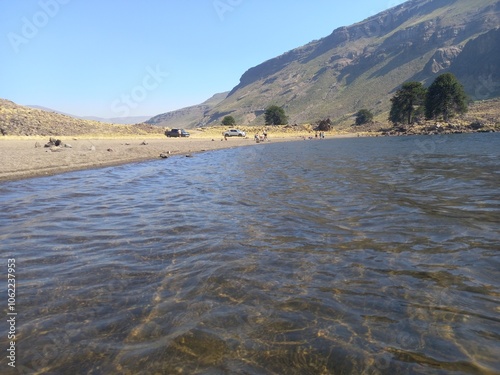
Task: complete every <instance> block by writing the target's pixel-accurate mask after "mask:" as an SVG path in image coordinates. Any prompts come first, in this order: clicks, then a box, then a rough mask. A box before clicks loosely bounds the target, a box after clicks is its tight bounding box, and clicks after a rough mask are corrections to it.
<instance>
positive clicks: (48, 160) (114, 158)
mask: <svg viewBox="0 0 500 375" xmlns="http://www.w3.org/2000/svg"><path fill="white" fill-rule="evenodd" d="M58 139H60V140H61V141H62V142H63V143H65V144H68V145H70V146H71V147H58V148H52V149H51V148H45V147H44V145H45V144H46V143H47V142H48V140H49V139H48V137H43V138H22V137H2V138H0V161H1V162H0V181H5V180H17V179H24V178H31V177H41V176H50V175H54V174H58V173H64V172H69V171H75V170H82V169H91V168H99V167H107V166H113V165H120V164H126V163H132V162H141V161H147V160H153V159H160V154H162V153H164V154H167V153H169V157H173V156H175V155H186V154H191V153H197V152H203V151H210V150H217V149H223V148H232V147H241V146H253V147H261V146H263V144H256V143H255V141H254V140H253V139H252V138H250V137H249V138H229V139H228V140H227V141H224V140H221V137H220V136H218V137H217V138H166V137H165V136H160V137H158V136H157V137H153V138H138V137H134V138H95V139H93V138H71V137H58ZM212 139H214V140H212ZM297 139H298V138H297V137H288V138H279V139H278V138H277V139H273V140H271V142H279V141H286V140H297ZM37 142H38V143H39V145H40V146H41V147H35V145H36V143H37Z"/></svg>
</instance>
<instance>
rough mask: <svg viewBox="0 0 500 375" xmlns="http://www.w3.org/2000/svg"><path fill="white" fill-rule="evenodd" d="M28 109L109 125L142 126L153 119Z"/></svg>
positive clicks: (39, 107)
mask: <svg viewBox="0 0 500 375" xmlns="http://www.w3.org/2000/svg"><path fill="white" fill-rule="evenodd" d="M26 107H29V108H34V109H40V110H42V111H46V112H54V113H59V114H61V115H65V116H69V117H74V118H77V119H83V120H92V121H99V122H104V123H107V124H122V125H133V124H140V123H142V122H144V121H146V120H148V119H149V118H151V116H130V117H112V118H103V117H96V116H76V115H72V114H69V113H65V112H61V111H58V110H55V109H52V108H47V107H42V106H40V105H27V106H26Z"/></svg>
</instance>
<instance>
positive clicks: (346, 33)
mask: <svg viewBox="0 0 500 375" xmlns="http://www.w3.org/2000/svg"><path fill="white" fill-rule="evenodd" d="M498 27H500V1H498V0H474V1H471V0H412V1H408V2H406V3H403V4H401V5H399V6H397V7H395V8H392V9H390V10H388V11H385V12H382V13H380V14H378V15H376V16H373V17H371V18H368V19H367V20H364V21H362V22H359V23H357V24H354V25H352V26H349V27H342V28H339V29H337V30H335V31H333V33H332V34H331V35H329V36H328V37H326V38H323V39H320V40H317V41H313V42H311V43H309V44H307V45H305V46H303V47H299V48H297V49H294V50H292V51H289V52H287V53H285V54H283V55H281V56H279V57H276V58H274V59H271V60H269V61H266V62H264V63H262V64H260V65H258V66H256V67H253V68H251V69H249V70H248V71H247V72H245V73H244V74H243V76H242V77H241V79H240V83H239V84H238V85H237V86H236V87H234V88H233V89H232V90H231V92H230V93H229V95H228V96H227V98H226V99H224V100H223V101H222V102H220V103H219V104H217V105H216V106H215V108H213V109H212V110H210V111H208V113H206V115H205V116H204V117H203V118H200V119H199V121H198V124H200V125H204V124H215V123H218V122H220V120H221V119H222V118H223V117H224V116H225V115H228V114H231V115H232V116H234V117H235V118H236V120H237V122H238V123H240V124H259V123H263V119H262V114H263V111H264V108H265V107H267V106H268V105H270V104H276V105H280V106H283V107H284V108H285V110H286V112H287V114H288V115H289V116H290V121H291V122H292V123H295V122H296V123H305V122H314V121H316V120H318V119H320V118H324V117H331V118H336V119H338V118H342V117H345V116H349V115H351V114H352V113H355V112H356V111H357V110H359V109H361V108H368V109H370V110H372V111H373V112H375V113H382V112H385V111H387V110H388V109H389V105H390V100H389V99H390V97H391V96H392V94H393V93H394V91H395V90H396V89H397V88H398V87H399V86H400V85H401V84H402V83H403V82H405V81H408V80H420V81H423V82H424V83H426V84H429V83H430V82H431V81H432V80H433V79H434V78H435V77H436V76H437V75H438V74H441V73H444V72H446V71H449V70H454V71H456V72H457V73H458V76H459V77H458V78H459V79H462V78H463V79H464V80H465V81H466V88H467V91H468V94H469V95H470V96H471V97H472V98H473V99H487V98H491V97H495V96H496V95H498V86H497V85H496V84H495V82H499V81H498V80H497V81H495V80H496V79H497V78H498V61H499V60H498V45H500V37H499V32H498V31H497V32H495V31H494V30H495V29H497V28H498ZM488 32H491V34H488V36H487V37H485V36H483V35H484V34H486V33H488ZM487 45H496V46H497V48H493V50H490V49H488V48H485V46H487ZM477 51H481V52H482V54H481V59H482V61H484V62H485V63H484V64H480V65H477V64H476V68H477V70H469V69H468V67H469V66H471V61H472V62H475V61H477V55H476V53H477ZM486 61H492V63H490V64H488V63H486ZM472 65H474V64H472ZM463 67H466V68H465V69H464V68H463ZM485 82H486V83H485Z"/></svg>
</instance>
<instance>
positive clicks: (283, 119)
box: [264, 105, 288, 125]
mask: <svg viewBox="0 0 500 375" xmlns="http://www.w3.org/2000/svg"><path fill="white" fill-rule="evenodd" d="M264 116H265V119H266V125H286V124H288V117H287V116H286V114H285V110H284V109H283V108H282V107H278V106H277V105H272V106H269V107H267V108H266V112H265V113H264Z"/></svg>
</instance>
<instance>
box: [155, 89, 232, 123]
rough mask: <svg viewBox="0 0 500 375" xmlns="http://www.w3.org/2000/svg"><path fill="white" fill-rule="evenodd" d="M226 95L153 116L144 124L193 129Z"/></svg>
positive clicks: (215, 96)
mask: <svg viewBox="0 0 500 375" xmlns="http://www.w3.org/2000/svg"><path fill="white" fill-rule="evenodd" d="M227 94H228V92H223V93H220V94H215V95H214V96H212V97H211V98H210V99H208V100H206V101H205V102H203V103H201V104H198V105H194V106H191V107H186V108H182V109H179V110H176V111H171V112H167V113H163V114H160V115H157V116H154V117H152V118H150V119H149V120H147V121H146V124H150V125H156V126H164V127H169V128H188V129H191V128H195V127H197V126H199V125H200V119H202V118H203V117H205V116H206V115H207V113H208V112H209V111H210V110H212V109H213V108H214V107H215V106H216V105H217V104H219V103H220V102H222V101H223V100H224V99H225V98H226V96H227Z"/></svg>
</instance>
